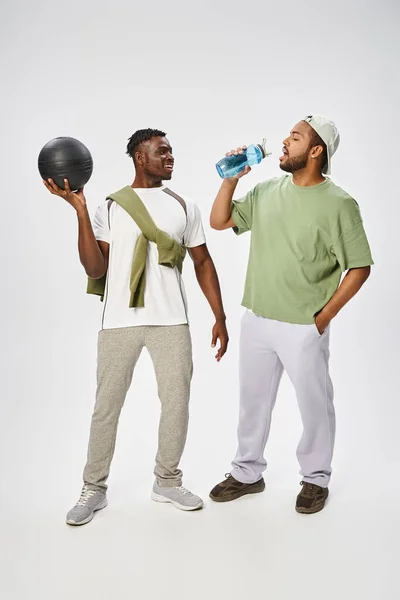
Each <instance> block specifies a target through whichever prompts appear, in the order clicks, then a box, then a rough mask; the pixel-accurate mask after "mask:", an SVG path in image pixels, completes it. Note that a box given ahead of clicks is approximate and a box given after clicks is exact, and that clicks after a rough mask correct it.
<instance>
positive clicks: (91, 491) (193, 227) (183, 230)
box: [44, 129, 228, 525]
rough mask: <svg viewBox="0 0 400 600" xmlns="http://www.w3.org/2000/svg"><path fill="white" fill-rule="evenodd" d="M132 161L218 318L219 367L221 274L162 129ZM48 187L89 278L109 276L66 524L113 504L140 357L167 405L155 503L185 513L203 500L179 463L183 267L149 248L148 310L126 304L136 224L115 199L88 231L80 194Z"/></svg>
mask: <svg viewBox="0 0 400 600" xmlns="http://www.w3.org/2000/svg"><path fill="white" fill-rule="evenodd" d="M127 154H128V155H129V156H130V157H131V158H132V159H133V162H134V165H135V170H136V176H135V180H134V182H133V184H132V186H131V187H132V188H133V189H134V191H135V192H136V194H137V195H138V196H139V198H140V199H141V201H142V203H143V204H144V206H145V207H146V209H147V211H148V213H149V214H150V216H151V217H152V219H153V221H154V223H155V224H156V226H157V228H158V229H160V230H162V231H163V232H165V233H167V234H168V235H169V236H170V237H172V238H173V239H174V240H176V242H177V243H178V244H182V245H183V246H185V247H186V248H187V249H188V252H189V254H190V256H191V258H192V260H193V262H194V268H195V272H196V277H197V280H198V282H199V285H200V287H201V289H202V291H203V293H204V295H205V296H206V298H207V300H208V302H209V304H210V307H211V309H212V311H213V313H214V315H215V319H216V322H215V325H214V327H213V331H212V347H215V346H216V343H217V341H218V340H219V342H220V347H219V349H218V351H217V354H216V359H217V361H220V360H221V358H222V356H223V355H224V354H225V352H226V349H227V345H228V334H227V330H226V325H225V314H224V309H223V305H222V299H221V292H220V287H219V283H218V277H217V273H216V270H215V267H214V264H213V261H212V259H211V257H210V254H209V252H208V249H207V246H206V240H205V237H204V231H203V226H202V222H201V216H200V211H199V209H198V207H197V206H196V205H195V204H194V203H192V202H187V201H185V200H183V199H182V198H181V197H180V196H178V195H177V194H176V193H174V192H172V191H171V190H170V189H169V188H167V187H166V186H165V185H164V184H163V181H167V180H170V179H171V177H172V172H173V166H174V158H173V154H172V148H171V146H170V143H169V141H168V140H167V138H166V137H165V133H164V132H163V131H159V130H154V129H143V130H139V131H137V132H136V133H134V134H133V135H132V137H131V138H130V139H129V142H128V146H127ZM44 184H45V185H46V187H47V189H48V190H49V191H50V192H51V193H52V194H56V195H58V196H61V197H62V198H64V199H65V200H66V201H67V202H69V204H71V205H72V206H73V207H74V208H75V210H76V212H77V216H78V226H79V239H78V247H79V256H80V260H81V263H82V265H83V266H84V268H85V271H86V273H87V275H88V276H89V278H91V279H101V278H102V277H104V275H105V274H106V283H105V289H104V305H103V314H102V326H101V331H100V332H99V339H98V366H97V394H96V405H95V409H94V413H93V417H92V424H91V432H90V441H89V449H88V458H87V464H86V467H85V470H84V473H83V479H84V485H83V488H82V492H81V496H80V498H79V500H78V502H77V504H76V505H75V506H74V507H73V508H72V509H71V510H70V511H69V513H68V515H67V523H68V524H70V525H83V524H85V523H88V522H89V521H91V520H92V518H93V516H94V513H95V512H96V511H97V510H100V509H102V508H104V507H105V506H107V497H106V491H107V485H106V481H107V478H108V475H109V471H110V465H111V461H112V457H113V453H114V447H115V439H116V434H117V426H118V419H119V415H120V412H121V409H122V406H123V404H124V401H125V397H126V394H127V392H128V389H129V387H130V384H131V380H132V376H133V371H134V368H135V365H136V363H137V360H138V358H139V356H140V353H141V351H142V349H143V348H144V347H146V348H147V350H148V352H149V354H150V356H151V359H152V361H153V365H154V369H155V373H156V378H157V384H158V393H159V398H160V401H161V418H160V427H159V445H158V452H157V457H156V467H155V471H154V473H155V476H156V480H155V483H154V486H153V491H152V498H153V500H155V501H158V502H168V503H172V504H173V505H175V506H177V507H178V508H180V509H182V510H196V509H199V508H201V507H202V506H203V501H202V500H201V498H199V497H198V496H196V495H194V494H192V493H191V492H189V491H188V490H187V489H185V488H184V487H183V486H182V471H181V470H180V469H179V462H180V459H181V456H182V453H183V450H184V446H185V442H186V433H187V426H188V404H189V395H190V382H191V377H192V348H191V339H190V331H189V321H188V314H187V301H186V294H185V289H184V285H183V281H182V277H181V273H180V270H179V269H178V268H177V267H170V266H164V265H163V264H159V256H158V247H157V244H156V243H154V242H152V241H148V243H147V258H146V265H145V289H144V306H140V307H132V308H131V307H130V294H131V291H130V277H131V268H132V257H133V254H134V251H135V245H136V242H137V240H138V238H139V236H140V235H141V230H140V229H139V227H138V225H137V224H136V222H135V221H134V220H133V218H132V217H131V216H130V215H129V214H128V212H126V211H125V209H124V208H122V206H121V205H120V204H118V203H117V202H112V203H110V202H103V203H102V204H101V205H100V206H99V208H98V210H97V212H96V215H95V219H94V227H92V224H91V221H90V217H89V213H88V210H87V206H86V200H85V197H84V194H83V189H81V190H78V192H76V193H74V192H72V191H71V190H70V188H69V185H68V181H67V180H65V190H62V189H60V188H58V187H57V186H56V184H55V183H54V182H53V181H52V180H51V179H49V180H48V181H45V182H44Z"/></svg>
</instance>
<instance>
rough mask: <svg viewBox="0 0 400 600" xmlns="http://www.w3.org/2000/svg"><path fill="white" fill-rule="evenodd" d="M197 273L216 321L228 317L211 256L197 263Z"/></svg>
mask: <svg viewBox="0 0 400 600" xmlns="http://www.w3.org/2000/svg"><path fill="white" fill-rule="evenodd" d="M195 273H196V277H197V281H198V282H199V286H200V288H201V290H202V292H203V294H204V295H205V297H206V298H207V301H208V303H209V305H210V307H211V310H212V311H213V313H214V316H215V320H216V321H222V320H223V321H224V320H225V319H226V316H225V312H224V307H223V304H222V296H221V289H220V286H219V281H218V275H217V271H216V270H215V266H214V263H213V261H212V259H211V258H209V259H207V260H205V261H204V262H202V263H200V264H198V265H195Z"/></svg>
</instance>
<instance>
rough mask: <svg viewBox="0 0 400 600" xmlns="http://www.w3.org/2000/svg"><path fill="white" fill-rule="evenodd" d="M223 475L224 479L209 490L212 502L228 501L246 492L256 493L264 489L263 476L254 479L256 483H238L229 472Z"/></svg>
mask: <svg viewBox="0 0 400 600" xmlns="http://www.w3.org/2000/svg"><path fill="white" fill-rule="evenodd" d="M225 477H226V479H225V480H224V481H221V483H219V484H218V485H216V486H215V488H214V489H212V490H211V492H210V498H211V500H214V502H230V501H231V500H236V499H237V498H241V497H242V496H245V495H246V494H258V493H259V492H263V491H264V490H265V482H264V479H263V478H261V479H260V480H259V481H256V483H240V481H238V480H237V479H235V478H234V477H232V475H231V474H230V473H227V474H226V475H225Z"/></svg>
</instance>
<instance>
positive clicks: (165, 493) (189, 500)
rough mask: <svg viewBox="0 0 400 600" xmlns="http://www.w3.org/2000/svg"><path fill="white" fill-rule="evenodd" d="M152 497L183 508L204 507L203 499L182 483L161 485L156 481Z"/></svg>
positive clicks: (197, 508) (157, 500) (156, 500)
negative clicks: (173, 485)
mask: <svg viewBox="0 0 400 600" xmlns="http://www.w3.org/2000/svg"><path fill="white" fill-rule="evenodd" d="M151 498H152V500H154V501H155V502H169V503H170V504H173V505H174V506H176V507H177V508H180V509H181V510H199V509H200V508H203V500H202V499H201V498H199V496H195V495H194V494H192V492H189V490H187V489H186V488H184V487H183V486H182V485H181V486H179V487H160V486H159V485H158V484H157V482H155V483H154V486H153V492H152V494H151Z"/></svg>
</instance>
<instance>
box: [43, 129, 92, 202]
mask: <svg viewBox="0 0 400 600" xmlns="http://www.w3.org/2000/svg"><path fill="white" fill-rule="evenodd" d="M38 167H39V173H40V175H41V176H42V178H43V179H45V180H46V181H47V180H48V179H50V178H51V179H53V181H54V183H55V184H56V185H58V187H60V188H61V189H64V179H68V181H69V185H70V188H71V190H73V191H76V190H79V189H80V188H81V187H83V186H84V185H86V183H87V182H88V181H89V179H90V177H91V175H92V172H93V159H92V156H91V154H90V152H89V150H88V149H87V148H86V146H85V145H84V144H82V142H80V141H79V140H76V139H75V138H71V137H57V138H54V139H53V140H50V142H48V143H47V144H46V145H45V146H44V147H43V148H42V150H41V151H40V154H39V159H38Z"/></svg>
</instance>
